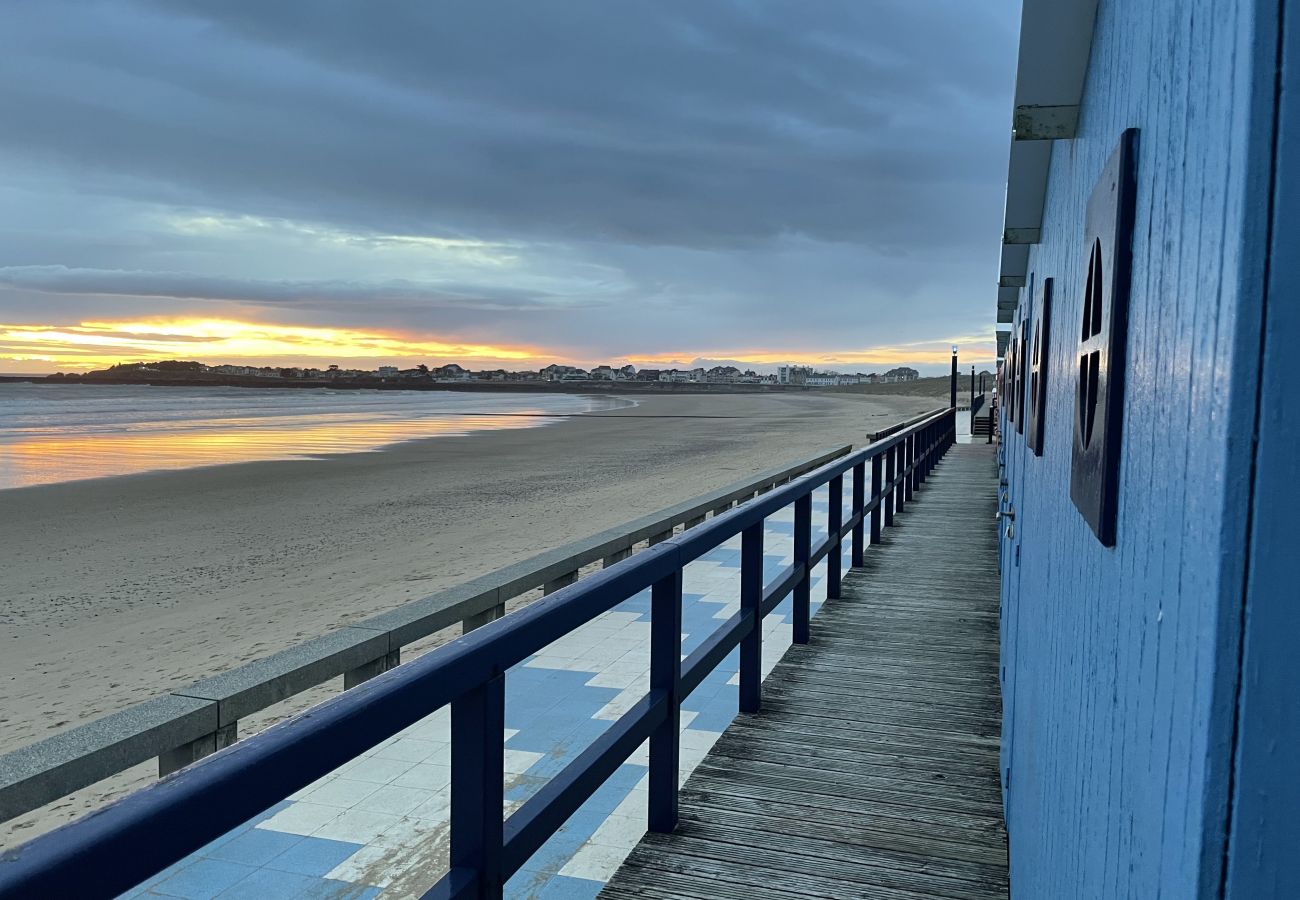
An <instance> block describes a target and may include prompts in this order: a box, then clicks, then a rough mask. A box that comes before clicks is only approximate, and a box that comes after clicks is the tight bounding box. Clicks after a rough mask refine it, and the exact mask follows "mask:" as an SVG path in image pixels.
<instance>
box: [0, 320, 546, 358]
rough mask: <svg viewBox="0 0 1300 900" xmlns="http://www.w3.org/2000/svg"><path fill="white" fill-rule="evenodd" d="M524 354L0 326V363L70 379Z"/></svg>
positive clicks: (302, 337)
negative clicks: (189, 363) (121, 372)
mask: <svg viewBox="0 0 1300 900" xmlns="http://www.w3.org/2000/svg"><path fill="white" fill-rule="evenodd" d="M541 358H546V354H545V353H544V351H541V350H538V349H536V348H531V347H518V346H511V347H506V346H494V345H489V344H477V343H468V342H466V343H460V342H456V341H454V340H437V339H431V338H426V337H419V336H406V335H398V334H388V333H383V332H377V331H361V330H356V329H349V328H320V327H314V326H307V325H272V324H266V323H258V322H237V321H234V320H230V319H146V320H136V321H123V322H81V323H78V324H76V325H4V324H0V362H4V363H5V364H6V368H15V369H17V370H19V371H23V370H25V371H54V370H56V369H57V370H60V371H78V370H87V369H100V368H105V367H107V366H111V365H113V364H115V363H119V362H128V361H129V362H152V361H157V360H164V359H194V360H199V361H221V362H228V361H240V362H249V363H254V362H255V363H258V364H263V365H273V364H277V363H281V364H283V363H291V362H305V361H309V360H310V361H316V362H326V363H328V362H342V361H372V360H382V361H388V360H421V361H423V360H429V359H437V360H444V359H445V360H448V361H452V360H466V361H474V362H482V363H484V364H487V363H493V364H498V363H508V362H513V363H516V364H521V365H525V366H526V365H528V364H529V363H530V361H532V360H538V359H541Z"/></svg>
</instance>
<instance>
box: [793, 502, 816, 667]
mask: <svg viewBox="0 0 1300 900" xmlns="http://www.w3.org/2000/svg"><path fill="white" fill-rule="evenodd" d="M811 557H812V491H809V492H808V493H806V494H804V495H803V496H802V497H800V498H799V499H798V500H796V501H794V564H795V566H796V567H797V566H803V569H804V573H803V577H802V578H800V579H799V581H798V582H797V583H796V584H795V586H794V603H793V606H794V643H796V644H806V643H808V634H809V632H808V620H809V619H811V618H812V568H811V567H810V566H809V565H808V560H809V559H810V558H811Z"/></svg>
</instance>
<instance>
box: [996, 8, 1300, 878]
mask: <svg viewBox="0 0 1300 900" xmlns="http://www.w3.org/2000/svg"><path fill="white" fill-rule="evenodd" d="M1292 5H1295V4H1294V3H1293V4H1292ZM1277 24H1278V8H1277V2H1259V3H1247V2H1238V0H1187V2H1173V0H1150V2H1141V3H1137V2H1120V0H1102V2H1101V4H1100V7H1099V9H1098V14H1097V23H1096V29H1095V32H1094V39H1093V45H1092V56H1091V62H1090V66H1089V72H1088V77H1087V82H1086V86H1085V91H1084V99H1083V104H1082V110H1081V119H1080V125H1079V132H1078V136H1077V138H1076V139H1074V140H1072V141H1060V142H1057V143H1056V144H1055V146H1054V148H1053V157H1052V167H1051V176H1050V179H1049V184H1048V194H1047V204H1046V209H1045V212H1044V221H1043V233H1042V242H1041V243H1040V244H1038V245H1036V246H1034V247H1033V248H1032V251H1031V255H1030V266H1029V271H1030V273H1031V274H1032V277H1033V279H1034V280H1035V281H1037V280H1038V279H1041V278H1044V277H1052V278H1055V279H1056V281H1055V288H1056V292H1055V301H1054V308H1053V311H1052V327H1051V329H1050V331H1051V333H1050V341H1049V346H1050V360H1049V375H1048V379H1049V381H1048V394H1049V399H1048V404H1047V412H1046V417H1047V418H1046V435H1045V449H1044V454H1043V456H1041V457H1034V456H1032V455H1030V454H1029V452H1028V450H1027V448H1026V445H1025V440H1024V436H1023V435H1020V434H1017V433H1016V432H1015V431H1014V427H1012V428H1011V429H1008V427H1007V424H1006V423H1005V422H1004V423H1003V433H1004V435H1006V437H1005V442H1006V443H1005V448H1004V467H1005V468H1004V478H1005V481H1006V486H1005V487H1004V488H1003V491H1005V492H1006V493H1007V495H1008V499H1009V503H1010V505H1013V506H1014V507H1015V512H1016V521H1015V524H1014V528H1015V534H1014V537H1013V538H1011V539H1007V538H1005V537H1004V539H1003V547H1002V555H1003V643H1004V647H1003V652H1004V663H1005V665H1004V671H1003V680H1004V705H1005V730H1004V746H1003V764H1004V773H1003V776H1004V784H1005V786H1006V810H1007V822H1008V829H1009V832H1010V837H1011V883H1012V888H1013V893H1014V894H1015V896H1017V897H1033V898H1038V897H1062V896H1078V897H1121V896H1132V897H1157V896H1162V897H1194V896H1210V895H1215V896H1217V895H1218V893H1219V891H1220V888H1221V879H1222V872H1223V860H1224V854H1225V840H1226V834H1227V829H1228V817H1229V807H1230V795H1231V782H1230V778H1229V775H1230V773H1231V771H1232V752H1233V741H1234V716H1235V710H1236V696H1237V684H1238V666H1239V663H1240V659H1239V643H1240V637H1241V627H1240V623H1241V621H1242V614H1243V613H1242V609H1243V607H1242V603H1243V599H1242V598H1243V590H1244V580H1245V571H1246V565H1247V559H1246V547H1247V542H1246V540H1245V537H1244V535H1245V534H1246V533H1247V532H1246V528H1247V525H1248V516H1249V508H1250V487H1251V477H1252V475H1251V473H1252V462H1253V453H1254V450H1253V446H1252V441H1251V440H1250V437H1251V435H1252V434H1253V433H1254V428H1255V411H1256V408H1255V399H1256V390H1257V386H1258V383H1259V381H1258V375H1259V363H1260V334H1261V324H1260V315H1261V298H1262V296H1263V284H1264V277H1265V276H1264V271H1265V269H1264V263H1265V261H1266V248H1267V246H1268V240H1267V238H1268V228H1267V226H1268V209H1269V202H1268V201H1269V194H1270V189H1271V188H1270V185H1271V181H1270V178H1271V168H1270V158H1271V145H1272V133H1273V95H1274V91H1273V87H1274V82H1273V77H1272V72H1273V70H1274V68H1275V66H1276V62H1277V40H1276V34H1275V31H1276V28H1277ZM1128 127H1137V128H1140V129H1141V137H1140V148H1139V151H1138V195H1137V218H1136V229H1135V238H1134V244H1133V276H1132V294H1131V303H1130V312H1129V337H1128V363H1127V366H1126V372H1127V389H1126V399H1125V404H1124V435H1123V441H1124V443H1123V456H1122V466H1121V475H1120V497H1119V514H1118V526H1117V543H1116V546H1115V547H1113V548H1105V547H1103V546H1102V545H1101V544H1100V543H1099V542H1098V541H1097V539H1096V538H1095V537H1094V535H1093V533H1092V531H1091V530H1090V529H1089V528H1088V526H1087V524H1086V523H1085V522H1084V520H1083V518H1082V517H1081V516H1080V515H1079V513H1078V512H1077V511H1076V509H1075V508H1074V506H1073V504H1072V503H1071V500H1070V459H1071V440H1072V428H1073V424H1072V417H1073V414H1074V390H1075V383H1076V380H1077V374H1076V373H1077V369H1076V366H1077V362H1076V349H1077V344H1078V340H1079V330H1080V316H1081V311H1082V294H1083V285H1084V273H1083V270H1084V263H1085V261H1086V256H1085V251H1084V247H1083V228H1084V213H1085V207H1086V204H1087V200H1088V197H1089V194H1090V193H1091V191H1092V188H1093V185H1094V183H1095V182H1096V180H1097V177H1098V175H1099V174H1100V172H1101V170H1102V168H1103V166H1104V165H1105V163H1106V161H1107V159H1108V157H1109V156H1110V154H1111V151H1112V150H1113V149H1114V147H1115V146H1116V142H1117V141H1118V139H1119V137H1120V134H1121V132H1122V131H1123V129H1125V128H1128ZM1032 296H1033V294H1032V291H1031V289H1030V288H1028V287H1027V288H1025V289H1024V290H1022V291H1021V307H1020V310H1021V311H1020V316H1022V317H1025V316H1029V315H1030V310H1029V309H1028V303H1029V302H1030V298H1032ZM1292 302H1294V298H1293V300H1292ZM1016 328H1017V329H1018V328H1019V320H1017V324H1016ZM1030 339H1031V341H1032V335H1031V336H1030ZM1297 652H1300V651H1297Z"/></svg>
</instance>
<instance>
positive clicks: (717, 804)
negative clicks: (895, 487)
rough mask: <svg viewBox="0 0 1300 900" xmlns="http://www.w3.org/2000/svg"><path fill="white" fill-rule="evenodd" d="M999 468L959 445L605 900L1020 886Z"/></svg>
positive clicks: (918, 894)
mask: <svg viewBox="0 0 1300 900" xmlns="http://www.w3.org/2000/svg"><path fill="white" fill-rule="evenodd" d="M996 478H997V476H996V470H995V467H994V461H993V455H992V451H991V448H989V447H988V446H987V445H983V444H967V445H961V444H959V445H957V446H955V447H953V448H951V449H950V450H949V451H948V454H947V456H946V457H945V458H944V460H943V461H942V462H941V463H940V464H939V466H938V467H937V468H936V469H935V470H934V472H933V473H932V474H931V476H930V479H929V480H928V481H927V482H926V484H925V485H924V486H923V487H922V488H921V489H920V490H919V491H917V493H916V495H915V497H914V499H913V500H912V502H911V503H909V504H908V505H907V507H906V509H905V511H904V512H903V513H901V514H899V515H898V516H896V517H895V520H894V521H895V526H894V527H893V528H889V529H886V530H885V532H884V535H883V543H882V545H881V546H878V547H872V548H870V549H869V551H868V553H867V560H866V565H865V566H863V567H862V568H860V569H855V570H854V571H853V572H852V573H850V574H848V575H846V576H845V578H844V586H843V596H842V597H841V598H840V599H839V600H832V601H830V602H828V603H827V604H826V605H825V606H824V607H823V608H822V609H821V611H820V612H819V613H818V615H817V617H816V618H815V619H814V620H813V625H812V641H811V643H810V644H808V645H807V646H795V647H791V648H790V650H789V651H788V652H787V653H786V656H785V658H784V659H782V660H781V662H780V663H778V665H777V666H776V668H775V670H774V671H773V672H772V674H771V675H770V676H769V677H768V679H767V680H766V681H765V682H764V684H763V711H762V712H761V713H759V714H757V715H741V716H739V717H737V719H736V721H735V722H734V723H733V724H732V726H731V727H730V728H728V729H727V731H726V733H725V734H723V736H722V737H721V738H719V740H718V742H717V744H716V745H715V746H714V747H713V749H712V750H711V751H710V752H709V754H708V756H707V757H706V758H705V759H704V761H703V762H701V763H700V765H699V766H698V767H697V768H696V770H695V771H694V773H693V774H692V775H691V777H690V779H689V780H688V781H687V783H686V785H685V786H684V787H683V788H682V793H681V801H680V802H681V819H680V824H679V826H678V828H677V830H676V831H675V832H674V833H673V834H667V835H665V834H648V835H646V836H645V837H644V838H643V839H642V841H641V842H640V843H639V844H638V845H637V847H636V849H635V850H633V851H632V854H631V855H630V856H629V857H628V858H627V860H626V861H625V862H624V864H623V865H622V867H620V868H619V870H618V872H616V873H615V875H614V877H613V878H612V879H611V880H610V882H609V884H608V885H606V887H605V889H604V891H603V892H602V893H601V896H602V897H606V898H611V900H623V898H632V897H638V898H666V897H684V898H699V900H711V898H772V900H805V898H811V897H836V898H851V897H860V898H878V900H910V898H935V897H954V898H965V900H1000V898H1005V897H1006V896H1007V867H1006V853H1007V849H1006V831H1005V829H1004V828H1003V822H1002V797H1001V790H1000V786H999V783H998V733H999V728H1000V725H1001V707H1000V700H999V693H998V571H997V537H996V532H995V526H994V521H993V515H994V512H995V510H996V508H997V504H996V488H997V480H996Z"/></svg>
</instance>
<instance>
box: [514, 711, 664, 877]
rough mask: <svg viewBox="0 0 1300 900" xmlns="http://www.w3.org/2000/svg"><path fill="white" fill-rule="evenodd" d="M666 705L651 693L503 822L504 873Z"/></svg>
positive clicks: (623, 755)
mask: <svg viewBox="0 0 1300 900" xmlns="http://www.w3.org/2000/svg"><path fill="white" fill-rule="evenodd" d="M670 704H671V700H670V698H669V696H668V693H667V692H666V691H662V690H651V691H650V693H649V694H647V695H646V696H645V697H643V698H641V699H640V700H638V701H637V702H636V703H635V704H634V705H633V706H632V708H631V709H629V710H628V711H627V712H625V713H624V714H623V715H621V716H619V718H618V720H617V721H616V722H615V723H614V724H613V725H611V726H610V727H609V728H608V729H607V730H606V731H604V732H602V733H601V734H600V735H599V736H598V737H596V738H595V739H594V740H593V741H592V742H591V745H590V746H589V747H587V748H586V749H585V750H583V751H582V752H581V753H579V754H578V756H577V757H576V758H575V759H574V760H573V761H572V762H570V763H569V764H568V765H567V766H565V767H564V769H563V770H561V771H560V773H559V774H557V775H555V776H553V777H552V778H551V779H550V780H549V781H547V782H546V784H544V785H543V786H542V787H541V788H539V789H538V791H537V793H535V794H533V796H531V797H529V798H528V801H527V802H526V803H524V805H523V806H521V807H520V808H519V809H518V810H517V811H516V812H515V814H514V815H512V816H511V817H510V818H509V819H508V820H507V821H506V823H505V828H504V835H505V836H504V842H503V847H502V866H503V868H504V869H505V870H506V871H509V872H511V873H514V872H516V871H518V870H519V868H520V867H521V866H523V865H524V863H526V862H528V860H529V859H530V858H531V857H532V855H533V854H534V853H536V852H537V851H538V850H539V849H541V847H542V845H543V844H545V843H546V841H547V839H548V838H550V837H551V835H553V834H555V832H556V831H558V830H559V828H560V826H562V825H563V824H564V823H565V822H566V821H567V820H568V818H569V816H571V815H573V814H574V813H575V812H577V811H578V809H579V808H580V807H581V806H582V804H583V803H585V802H586V801H587V800H588V799H589V798H590V797H591V795H592V794H594V793H596V791H597V790H598V789H599V788H600V786H601V785H602V784H604V783H605V781H606V780H607V779H608V778H609V777H610V776H611V775H613V774H614V772H615V771H617V770H618V768H619V766H621V765H622V764H623V763H624V761H625V760H626V759H627V758H628V757H629V756H631V755H632V754H633V753H634V752H635V751H636V749H637V748H638V747H640V746H641V744H642V743H643V742H645V740H646V739H647V738H650V737H651V736H652V735H653V734H654V733H655V731H656V730H657V729H659V728H660V727H661V726H662V725H663V723H664V722H665V721H667V719H668V717H669V707H670ZM674 793H675V792H674ZM497 818H498V819H499V818H500V816H497Z"/></svg>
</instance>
